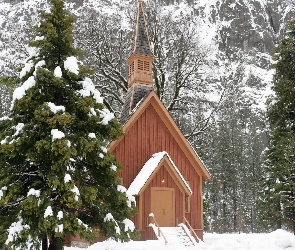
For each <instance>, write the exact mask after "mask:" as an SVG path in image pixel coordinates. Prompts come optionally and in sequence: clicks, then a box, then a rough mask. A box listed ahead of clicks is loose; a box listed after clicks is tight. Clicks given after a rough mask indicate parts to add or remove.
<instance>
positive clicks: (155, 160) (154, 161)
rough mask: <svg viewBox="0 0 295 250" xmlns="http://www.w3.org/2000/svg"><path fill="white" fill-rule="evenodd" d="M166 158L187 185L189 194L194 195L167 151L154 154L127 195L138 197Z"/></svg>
mask: <svg viewBox="0 0 295 250" xmlns="http://www.w3.org/2000/svg"><path fill="white" fill-rule="evenodd" d="M165 156H166V157H167V158H168V160H169V161H170V163H171V165H172V167H173V169H174V170H175V172H176V173H177V175H178V177H179V178H180V179H181V181H182V183H183V184H184V185H185V187H186V188H187V190H188V191H189V193H190V194H192V190H191V188H190V187H189V185H188V183H187V182H186V181H185V179H184V178H183V176H182V174H181V173H180V171H179V169H178V168H177V167H176V165H175V164H174V162H173V161H172V159H171V157H170V156H169V154H168V153H167V152H166V151H163V152H159V153H155V154H153V156H152V157H151V158H150V159H149V160H148V161H147V162H146V163H145V164H144V166H143V167H142V169H141V170H140V172H139V173H138V175H137V176H136V177H135V179H134V180H133V182H132V183H131V185H130V187H129V188H128V190H127V193H128V194H130V195H138V194H139V193H140V191H141V190H142V188H143V187H144V186H145V184H146V183H147V181H148V180H149V178H150V177H151V176H152V174H153V173H154V172H155V171H156V169H157V168H158V166H159V164H160V162H161V161H162V160H163V158H164V157H165Z"/></svg>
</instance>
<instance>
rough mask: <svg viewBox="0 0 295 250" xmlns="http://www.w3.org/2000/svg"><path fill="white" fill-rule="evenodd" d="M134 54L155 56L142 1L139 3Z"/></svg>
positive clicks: (139, 0)
mask: <svg viewBox="0 0 295 250" xmlns="http://www.w3.org/2000/svg"><path fill="white" fill-rule="evenodd" d="M133 53H135V54H140V55H146V56H153V55H154V54H153V52H152V49H151V45H150V40H149V34H148V29H147V25H146V21H145V16H144V11H143V5H142V0H138V3H137V17H136V28H135V41H134V50H133Z"/></svg>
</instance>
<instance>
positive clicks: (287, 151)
mask: <svg viewBox="0 0 295 250" xmlns="http://www.w3.org/2000/svg"><path fill="white" fill-rule="evenodd" d="M294 44H295V19H293V20H292V21H291V22H290V23H289V25H288V31H287V34H286V36H285V38H284V39H282V41H281V42H280V44H279V46H278V47H277V49H276V54H275V60H276V64H275V65H274V67H275V69H276V73H275V77H274V82H273V84H274V85H273V90H274V91H275V94H276V98H275V100H274V103H273V104H272V106H271V107H270V109H269V110H268V118H269V125H270V136H269V148H268V149H267V150H266V162H265V169H264V170H265V171H264V172H265V173H266V175H265V177H264V180H263V187H264V191H263V193H262V202H261V205H260V206H261V211H260V214H261V217H262V219H263V221H264V222H265V223H266V224H267V225H268V227H269V228H271V229H276V228H282V227H284V228H289V229H292V230H293V231H294V234H295V154H294V153H295V112H294V110H295V64H294V61H295V46H294Z"/></svg>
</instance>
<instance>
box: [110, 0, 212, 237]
mask: <svg viewBox="0 0 295 250" xmlns="http://www.w3.org/2000/svg"><path fill="white" fill-rule="evenodd" d="M154 58H155V56H154V54H153V52H152V49H151V45H150V41H149V35H148V29H147V25H146V20H145V14H144V9H143V4H142V0H138V4H137V17H136V28H135V40H134V49H133V52H132V54H131V56H130V57H129V58H128V60H127V64H128V66H129V75H128V91H127V94H126V96H125V103H124V105H123V110H122V113H121V118H120V122H121V123H122V124H123V125H124V127H123V130H124V132H125V136H123V137H121V138H119V139H118V140H117V141H115V142H112V143H111V145H110V147H109V150H110V152H111V153H113V154H114V155H115V157H116V158H117V159H118V161H119V162H120V163H121V164H122V165H123V170H122V171H121V173H120V177H121V179H122V184H123V185H124V186H125V187H126V188H127V189H128V191H127V192H128V193H129V194H131V195H134V196H135V198H136V204H137V207H138V211H139V212H138V214H137V215H136V216H135V217H134V218H133V221H134V224H135V226H136V228H137V229H138V230H139V231H140V233H141V239H142V240H149V239H154V238H155V237H154V232H153V230H151V227H149V223H150V216H149V215H150V214H151V213H152V214H153V215H154V218H155V219H156V221H157V222H158V224H159V226H162V227H175V226H176V225H178V224H179V223H182V222H184V221H185V220H187V222H188V223H189V224H190V225H191V227H192V228H193V230H194V231H195V233H196V234H197V236H198V237H199V238H200V239H203V198H202V182H203V181H205V180H208V179H210V174H209V172H208V171H207V169H206V167H205V166H204V164H203V162H202V161H201V160H200V158H199V157H198V155H197V153H196V152H195V151H194V149H193V148H192V147H191V146H190V144H189V142H188V141H187V140H186V139H185V137H184V135H183V134H182V132H181V131H180V129H179V128H178V127H177V125H176V123H175V122H174V120H173V118H172V117H171V115H170V114H169V112H168V111H167V109H166V108H165V107H164V105H163V103H162V102H161V101H160V99H159V98H158V96H157V94H156V93H155V91H154V86H153V73H152V63H153V60H154Z"/></svg>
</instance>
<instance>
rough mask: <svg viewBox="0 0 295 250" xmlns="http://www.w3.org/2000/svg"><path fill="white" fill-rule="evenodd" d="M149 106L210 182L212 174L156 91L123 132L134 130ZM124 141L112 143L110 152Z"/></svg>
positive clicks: (196, 168)
mask: <svg viewBox="0 0 295 250" xmlns="http://www.w3.org/2000/svg"><path fill="white" fill-rule="evenodd" d="M149 105H152V106H153V108H154V109H155V110H156V112H157V113H158V115H159V116H160V118H161V119H162V121H163V122H164V124H165V126H166V127H167V129H168V130H169V131H170V133H171V134H172V136H173V137H174V139H175V140H176V142H177V144H178V145H179V147H180V148H181V150H182V152H183V153H184V154H185V156H186V157H187V159H188V160H189V162H190V163H191V164H192V166H193V167H194V168H195V170H196V172H197V173H198V174H199V175H200V176H202V179H203V180H209V179H210V174H209V172H208V170H207V168H206V167H205V165H204V163H203V162H202V161H201V159H200V158H199V156H198V155H197V153H196V152H195V151H194V149H193V148H192V147H191V145H190V144H189V142H188V141H187V140H186V138H185V137H184V135H183V134H182V132H181V131H180V129H179V128H178V126H177V125H176V123H175V122H174V120H173V118H172V116H171V115H170V114H169V112H168V110H167V109H166V108H165V106H164V105H163V103H162V102H161V100H160V99H159V97H158V96H157V94H156V93H155V91H151V92H150V94H149V95H148V96H147V97H146V98H145V99H144V100H143V101H141V102H140V104H139V105H138V107H137V108H136V110H134V113H132V115H131V116H130V117H129V119H128V120H127V121H126V123H125V124H124V127H123V131H124V132H125V133H128V131H129V130H130V129H131V128H132V126H133V124H134V123H135V122H136V121H137V120H138V119H139V117H140V116H141V114H142V113H143V112H144V111H145V110H146V109H147V107H148V106H149ZM122 139H123V136H122V137H120V138H119V139H118V140H116V141H114V142H112V143H111V144H110V146H109V150H110V152H111V151H113V149H115V147H116V146H117V145H118V144H119V143H120V141H121V140H122Z"/></svg>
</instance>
